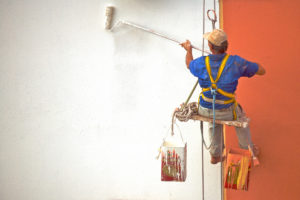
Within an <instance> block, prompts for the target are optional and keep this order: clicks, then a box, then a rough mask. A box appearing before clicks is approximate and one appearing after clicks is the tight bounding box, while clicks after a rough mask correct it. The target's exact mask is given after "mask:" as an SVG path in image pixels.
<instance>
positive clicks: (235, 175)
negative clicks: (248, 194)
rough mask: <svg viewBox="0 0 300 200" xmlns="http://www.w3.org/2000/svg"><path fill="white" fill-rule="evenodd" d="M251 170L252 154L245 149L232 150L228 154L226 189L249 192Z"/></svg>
mask: <svg viewBox="0 0 300 200" xmlns="http://www.w3.org/2000/svg"><path fill="white" fill-rule="evenodd" d="M250 169H251V153H250V152H249V151H248V150H245V149H237V148H232V149H229V151H228V153H227V161H226V168H225V183H224V187H225V188H228V189H236V190H246V191H247V190H248V188H249V178H250Z"/></svg>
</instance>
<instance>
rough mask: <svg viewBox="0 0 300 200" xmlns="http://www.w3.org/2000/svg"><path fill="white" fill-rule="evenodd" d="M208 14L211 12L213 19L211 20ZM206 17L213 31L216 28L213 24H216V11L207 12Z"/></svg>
mask: <svg viewBox="0 0 300 200" xmlns="http://www.w3.org/2000/svg"><path fill="white" fill-rule="evenodd" d="M210 12H212V13H213V14H214V17H213V18H211V17H210V16H209V13H210ZM207 17H208V19H209V20H210V21H211V23H212V27H213V30H214V29H215V28H216V26H215V24H216V22H217V14H216V11H215V10H213V9H209V10H207Z"/></svg>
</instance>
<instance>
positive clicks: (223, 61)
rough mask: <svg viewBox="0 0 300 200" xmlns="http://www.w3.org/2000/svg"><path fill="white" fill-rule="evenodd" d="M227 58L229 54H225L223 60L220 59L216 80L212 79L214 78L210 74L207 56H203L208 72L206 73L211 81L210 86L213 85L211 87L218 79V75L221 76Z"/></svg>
mask: <svg viewBox="0 0 300 200" xmlns="http://www.w3.org/2000/svg"><path fill="white" fill-rule="evenodd" d="M228 58H229V55H228V54H226V55H225V57H224V58H223V60H222V63H221V66H220V68H219V70H218V74H217V77H216V80H214V78H213V77H212V75H211V67H210V64H209V56H206V57H205V66H206V70H207V72H208V75H209V78H210V81H211V84H212V87H213V88H215V87H216V85H215V84H216V83H217V82H218V81H219V79H220V77H221V75H222V72H223V70H224V68H225V65H226V62H227V60H228Z"/></svg>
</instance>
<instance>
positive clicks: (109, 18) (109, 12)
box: [105, 6, 114, 30]
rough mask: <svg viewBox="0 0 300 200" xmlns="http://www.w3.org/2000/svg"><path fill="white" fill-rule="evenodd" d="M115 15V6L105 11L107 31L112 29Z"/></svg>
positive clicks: (108, 7)
mask: <svg viewBox="0 0 300 200" xmlns="http://www.w3.org/2000/svg"><path fill="white" fill-rule="evenodd" d="M113 14H114V7H113V6H107V7H106V9H105V17H106V20H105V29H106V30H109V29H111V22H112V18H113Z"/></svg>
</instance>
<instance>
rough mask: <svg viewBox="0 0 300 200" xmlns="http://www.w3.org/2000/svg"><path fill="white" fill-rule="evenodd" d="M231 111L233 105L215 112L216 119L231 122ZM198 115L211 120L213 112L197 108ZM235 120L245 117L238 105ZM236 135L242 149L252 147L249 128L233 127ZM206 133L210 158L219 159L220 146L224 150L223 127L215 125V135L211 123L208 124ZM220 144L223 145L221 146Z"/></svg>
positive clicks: (220, 153)
mask: <svg viewBox="0 0 300 200" xmlns="http://www.w3.org/2000/svg"><path fill="white" fill-rule="evenodd" d="M233 109H234V105H232V106H230V107H229V108H224V109H219V110H215V116H216V119H219V120H226V121H232V120H233ZM198 112H199V115H202V116H205V117H209V118H213V110H212V109H208V108H204V107H201V106H199V110H198ZM236 114H237V118H238V119H241V118H245V117H246V115H245V113H244V112H243V109H242V107H241V106H240V105H238V106H237V108H236ZM235 130H236V135H237V138H238V141H239V145H240V147H241V148H242V149H248V145H250V147H251V148H252V147H253V143H252V141H251V134H250V129H249V126H248V127H246V128H240V127H235ZM208 132H209V139H210V142H211V148H210V150H209V152H210V154H211V156H214V157H219V156H221V155H222V152H223V151H221V146H223V148H224V141H223V125H222V124H215V133H213V123H208ZM221 142H223V144H222V145H221Z"/></svg>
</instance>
